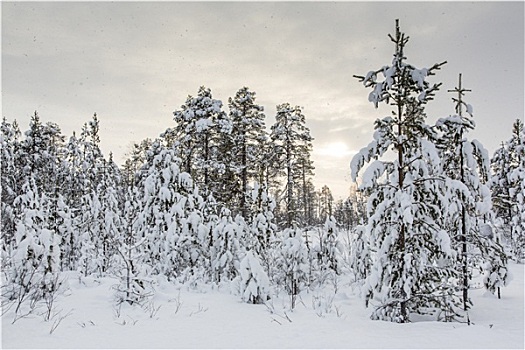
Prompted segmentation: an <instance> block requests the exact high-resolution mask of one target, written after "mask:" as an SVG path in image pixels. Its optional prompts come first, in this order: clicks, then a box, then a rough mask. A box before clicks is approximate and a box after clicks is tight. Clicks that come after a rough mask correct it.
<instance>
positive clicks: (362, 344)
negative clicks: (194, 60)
mask: <svg viewBox="0 0 525 350" xmlns="http://www.w3.org/2000/svg"><path fill="white" fill-rule="evenodd" d="M509 265H510V269H511V272H512V274H513V281H512V282H511V284H510V285H509V286H508V287H506V288H504V289H503V290H502V299H501V300H498V299H497V298H496V297H494V296H493V295H491V294H489V293H487V292H485V291H484V290H483V289H481V288H480V289H474V290H472V291H471V295H472V299H473V302H474V307H473V308H472V309H471V310H470V312H469V315H470V320H471V322H472V323H471V325H470V326H468V325H467V324H464V323H444V322H414V323H410V324H395V323H389V322H382V321H371V320H370V319H369V317H368V316H369V314H370V310H366V309H365V308H364V305H363V302H362V301H361V300H360V299H359V298H358V297H357V296H355V294H354V292H353V291H352V289H351V288H350V287H349V286H344V285H343V286H339V290H338V292H337V294H335V296H334V292H333V290H332V289H330V288H327V289H326V290H325V291H324V292H309V293H306V292H303V293H302V294H301V298H300V301H299V302H298V305H297V307H296V308H295V309H294V310H293V311H290V310H289V306H290V302H289V300H288V299H287V298H285V296H284V295H283V297H282V298H278V297H274V298H273V299H272V300H271V303H270V304H269V305H268V306H265V305H250V304H245V303H243V302H241V301H240V298H239V297H238V296H236V295H234V294H232V293H231V292H230V289H229V288H228V287H226V286H223V287H220V288H214V289H212V288H210V287H209V286H200V287H197V288H191V287H189V286H180V285H178V286H177V285H173V284H171V283H168V282H162V283H159V285H158V286H157V293H156V295H155V297H154V298H153V299H152V300H151V302H150V303H149V304H147V305H145V307H143V308H141V307H139V306H135V307H132V306H129V305H122V307H121V308H120V310H119V309H117V308H116V307H115V306H114V305H115V303H114V301H113V299H112V296H113V295H114V291H113V290H112V285H114V284H115V283H116V281H115V280H113V279H111V278H104V279H100V280H98V281H97V280H95V279H93V278H91V279H85V280H84V283H82V284H80V283H79V280H78V278H75V275H74V274H70V275H69V290H68V291H67V292H66V293H64V295H62V296H60V297H59V299H58V300H57V304H56V310H55V318H54V319H53V320H50V321H48V322H45V321H43V317H42V316H39V315H38V313H36V314H34V315H32V316H30V317H26V318H22V319H19V320H17V321H16V322H15V323H14V324H12V321H13V318H14V314H13V312H12V311H11V310H10V311H8V312H6V313H5V314H4V315H3V316H2V347H3V348H420V349H421V348H475V349H480V348H498V349H503V348H520V349H523V348H524V321H523V320H524V293H523V289H524V288H523V286H524V270H523V268H524V265H518V264H515V263H513V262H510V263H509ZM329 289H330V290H329ZM332 298H333V300H332V301H331V299H332ZM272 309H273V311H272ZM68 313H69V316H67V317H65V318H63V319H62V320H61V322H60V323H59V324H58V326H57V327H56V329H55V330H54V331H53V332H52V334H50V330H51V329H52V327H53V324H54V322H55V321H57V320H59V319H60V318H61V317H62V316H65V315H67V314H68ZM55 325H56V324H55Z"/></svg>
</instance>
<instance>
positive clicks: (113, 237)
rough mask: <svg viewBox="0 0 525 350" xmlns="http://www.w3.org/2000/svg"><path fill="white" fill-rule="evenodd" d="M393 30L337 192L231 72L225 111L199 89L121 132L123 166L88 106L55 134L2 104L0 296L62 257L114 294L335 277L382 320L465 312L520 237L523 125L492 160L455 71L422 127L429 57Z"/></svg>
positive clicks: (516, 249)
mask: <svg viewBox="0 0 525 350" xmlns="http://www.w3.org/2000/svg"><path fill="white" fill-rule="evenodd" d="M390 38H391V40H392V41H393V42H394V43H395V52H394V59H393V61H392V64H391V65H390V66H384V67H382V68H381V69H378V70H377V71H371V72H369V73H368V74H367V75H366V76H357V78H358V79H359V81H361V82H362V83H363V84H364V85H365V87H368V88H371V89H372V91H371V93H370V95H369V100H370V101H371V102H372V103H374V105H375V106H376V107H377V106H378V105H379V103H383V102H386V103H389V104H390V105H392V106H393V107H394V111H393V113H392V115H391V116H389V117H386V118H383V119H380V120H377V121H376V122H375V130H376V132H375V135H374V140H373V141H372V142H371V143H370V144H369V145H368V146H367V147H365V148H363V149H362V150H361V151H360V152H359V153H358V154H357V155H356V156H355V157H354V159H353V160H352V162H351V172H352V177H353V179H354V180H357V179H360V186H359V189H356V188H354V189H353V190H352V191H350V195H349V196H348V198H346V199H345V200H340V201H337V202H335V201H334V199H333V196H332V194H331V193H330V189H329V188H328V187H327V186H324V187H323V188H322V189H321V190H320V191H318V190H316V189H315V186H314V185H313V176H314V166H313V162H312V160H311V159H310V154H311V151H312V140H313V139H312V137H311V135H310V131H309V129H308V127H307V126H306V121H305V116H304V115H303V113H302V111H301V108H300V107H297V106H296V107H292V106H291V105H290V104H288V103H284V104H281V105H278V106H277V112H276V116H275V123H274V124H273V125H272V126H271V127H270V128H269V130H267V128H266V125H265V115H264V113H263V107H262V106H260V105H258V104H257V103H256V99H255V93H254V92H252V91H250V90H249V89H248V88H246V87H244V88H242V89H240V90H239V91H238V92H237V93H236V94H235V96H234V97H232V98H229V99H228V113H227V112H226V111H224V109H223V105H222V102H221V101H220V100H216V99H214V98H213V97H212V94H211V90H210V89H208V88H205V87H201V88H200V89H199V91H198V93H197V95H196V96H195V97H194V96H188V98H187V99H186V101H185V103H184V104H183V105H182V106H181V107H180V109H178V110H176V111H175V112H174V122H175V123H174V126H173V127H170V128H168V129H167V130H166V131H165V132H164V133H163V134H161V135H160V136H159V137H158V138H156V139H153V140H152V139H146V140H144V141H142V142H141V143H138V144H134V145H133V147H132V150H131V151H130V153H129V154H128V158H127V160H126V161H125V163H124V164H123V165H122V166H121V167H119V166H117V164H116V163H115V162H114V160H113V157H112V155H111V154H110V155H109V157H108V158H106V157H105V156H104V155H103V154H102V152H101V150H100V147H99V143H100V138H99V119H98V117H97V116H96V115H94V116H93V118H92V120H90V121H89V122H88V123H86V124H85V125H84V126H83V128H82V130H81V133H80V135H79V136H78V137H77V136H76V134H73V136H71V137H70V138H69V139H68V140H67V141H66V138H65V137H64V136H63V135H62V134H61V131H60V128H59V126H58V125H57V124H55V123H51V122H47V123H42V122H41V120H40V118H39V116H38V114H37V113H36V112H35V114H34V115H33V116H32V118H31V121H30V124H29V129H28V130H27V131H25V132H24V134H23V135H22V133H21V131H20V129H19V126H18V125H17V123H16V121H15V122H13V123H9V122H8V121H7V120H6V119H5V118H4V119H3V122H2V124H1V131H2V138H1V140H0V141H1V146H2V149H1V160H2V163H1V171H2V173H1V185H2V193H1V199H2V203H1V230H2V231H1V243H2V249H1V254H2V255H1V259H2V301H3V303H6V304H5V305H10V306H12V307H15V309H16V313H17V315H23V314H24V313H27V312H31V310H32V309H33V308H34V307H35V305H36V304H38V303H39V302H42V301H44V302H46V303H47V305H49V303H52V301H53V300H54V298H55V297H56V293H57V291H58V290H60V287H61V283H62V282H61V278H60V273H61V272H62V271H78V273H79V275H80V278H82V277H87V276H92V275H95V276H115V277H117V278H118V279H119V284H118V286H117V287H116V296H117V298H118V301H119V302H129V303H141V302H142V301H143V300H145V299H147V298H148V296H150V295H151V294H152V293H154V285H155V278H156V276H157V277H158V276H162V277H163V278H166V279H168V280H172V281H180V282H182V283H192V284H198V283H216V284H221V283H232V284H233V285H234V286H235V287H236V288H237V290H238V292H239V295H240V296H241V298H242V299H243V300H245V301H247V302H251V303H264V302H265V301H266V300H267V299H268V298H269V297H271V293H272V289H275V288H276V289H277V290H283V291H286V292H287V293H288V294H289V295H290V297H291V305H292V307H293V306H294V305H295V300H296V297H297V295H298V294H299V293H300V292H301V291H302V290H304V289H305V288H314V287H318V286H322V285H324V284H325V283H328V282H331V283H334V285H335V284H337V283H338V282H337V281H338V278H339V277H340V276H341V275H349V276H352V280H353V281H354V283H357V284H358V285H359V286H360V290H361V292H362V295H363V297H364V299H365V301H366V303H367V305H368V306H369V307H371V308H373V313H372V317H373V318H376V319H387V320H391V321H396V322H408V321H410V316H411V315H412V314H428V313H433V314H435V315H438V317H440V318H441V319H444V320H452V319H457V318H459V317H460V316H463V315H464V313H465V311H467V310H468V308H469V307H470V306H471V301H470V298H469V295H468V292H469V288H470V282H471V280H472V277H473V275H475V274H476V273H478V272H482V273H484V274H485V278H484V284H485V287H486V288H487V289H488V290H490V291H492V292H493V293H496V292H498V293H499V290H500V287H501V286H504V285H505V284H506V283H507V282H508V280H509V278H508V270H507V260H508V256H512V257H514V258H515V259H516V260H518V261H519V260H520V259H521V258H522V256H523V252H524V242H525V239H524V234H525V217H524V213H525V199H524V193H525V188H524V184H525V170H524V169H525V164H524V162H525V157H524V153H525V137H524V131H523V123H521V122H520V121H519V120H518V121H516V123H515V124H514V129H513V133H512V138H511V139H510V140H509V141H508V142H506V143H504V144H502V146H501V148H500V149H498V150H497V151H496V153H495V155H494V157H493V159H492V160H490V159H489V157H488V153H487V151H486V150H485V149H484V148H483V146H482V145H481V144H480V143H479V142H478V141H476V140H469V139H468V132H469V131H471V130H473V129H474V127H475V123H474V120H473V117H472V107H471V106H470V105H469V104H467V103H466V102H465V101H464V100H463V98H464V94H465V92H466V91H467V90H465V89H464V88H462V86H461V76H460V83H459V86H458V87H456V88H455V89H454V90H452V91H453V92H454V93H457V97H455V98H453V101H454V108H455V114H454V115H453V116H450V117H447V118H442V119H440V120H438V122H437V123H436V124H435V125H428V124H427V123H426V114H425V105H426V103H427V102H428V101H430V100H432V98H433V96H434V93H435V91H436V90H437V89H438V88H439V87H440V84H430V83H428V82H427V78H428V77H429V76H432V75H434V74H435V73H436V72H437V71H438V70H439V69H440V68H441V67H442V66H443V65H444V63H439V64H435V65H433V66H432V67H431V68H428V69H426V68H424V69H417V68H415V67H414V66H412V65H411V64H409V63H407V62H406V57H405V54H404V48H405V45H406V44H407V42H408V37H407V36H406V35H405V34H404V33H402V32H401V31H400V29H399V26H398V25H397V24H396V33H395V34H394V36H390ZM392 154H393V157H392ZM367 164H368V166H366V165H367ZM343 238H347V239H346V241H345V243H347V244H342V243H343ZM507 247H508V251H506V248H507Z"/></svg>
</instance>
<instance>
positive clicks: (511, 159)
mask: <svg viewBox="0 0 525 350" xmlns="http://www.w3.org/2000/svg"><path fill="white" fill-rule="evenodd" d="M491 166H492V174H493V175H492V178H491V189H492V197H493V202H494V211H495V212H496V215H497V216H498V218H500V219H501V220H502V221H503V229H504V231H505V236H506V237H505V238H506V239H507V241H508V242H509V244H510V248H511V254H512V255H513V257H514V259H515V260H516V261H521V259H522V258H523V254H524V251H525V231H524V228H523V227H524V225H525V223H524V221H523V210H521V208H523V207H522V206H521V207H520V204H519V203H520V202H521V201H522V199H521V198H522V196H523V192H522V190H521V189H522V186H523V182H524V180H523V179H524V177H523V176H524V175H523V168H525V131H524V128H523V122H522V121H521V120H519V119H517V120H516V121H515V122H514V124H513V126H512V137H511V138H510V140H508V141H507V142H505V143H502V145H501V147H500V148H499V149H497V150H496V152H495V153H494V156H493V158H492V160H491Z"/></svg>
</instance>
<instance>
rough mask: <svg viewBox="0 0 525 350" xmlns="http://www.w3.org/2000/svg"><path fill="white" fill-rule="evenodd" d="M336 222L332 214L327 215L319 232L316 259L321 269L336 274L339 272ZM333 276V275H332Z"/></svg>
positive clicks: (339, 248) (338, 243)
mask: <svg viewBox="0 0 525 350" xmlns="http://www.w3.org/2000/svg"><path fill="white" fill-rule="evenodd" d="M338 233H339V232H338V229H337V222H336V221H335V218H334V217H333V216H328V217H327V218H326V221H325V223H324V225H323V228H322V230H321V231H320V233H319V249H318V260H319V266H320V267H321V271H331V273H334V274H336V275H338V274H340V273H341V265H342V263H341V261H340V257H341V244H340V242H339V239H338ZM332 277H333V276H332Z"/></svg>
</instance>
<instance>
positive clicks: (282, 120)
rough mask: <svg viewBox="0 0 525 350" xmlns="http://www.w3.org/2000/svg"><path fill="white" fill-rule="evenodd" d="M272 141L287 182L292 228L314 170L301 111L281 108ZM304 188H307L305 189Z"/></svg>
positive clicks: (288, 223)
mask: <svg viewBox="0 0 525 350" xmlns="http://www.w3.org/2000/svg"><path fill="white" fill-rule="evenodd" d="M270 137H271V139H272V141H273V142H274V144H275V152H276V159H275V162H276V166H277V167H278V168H279V169H281V170H280V174H279V175H281V176H284V177H285V179H286V180H285V190H284V191H283V192H284V201H285V203H286V208H285V222H284V227H287V228H290V227H292V226H293V225H294V223H297V220H298V218H299V212H300V210H301V208H300V207H299V204H300V203H299V196H301V194H302V193H304V186H306V183H307V182H306V179H307V178H308V177H309V176H311V175H312V174H313V169H314V168H313V165H312V162H311V160H310V153H311V151H312V140H313V138H312V136H311V135H310V129H309V128H308V127H307V126H306V119H305V116H304V114H303V113H302V111H301V108H300V107H299V106H296V107H292V106H291V105H290V104H289V103H283V104H281V105H278V106H277V115H276V116H275V124H274V125H272V127H271V134H270ZM301 184H302V185H304V186H303V187H301ZM301 189H302V190H303V191H301ZM302 209H303V212H304V208H302Z"/></svg>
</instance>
